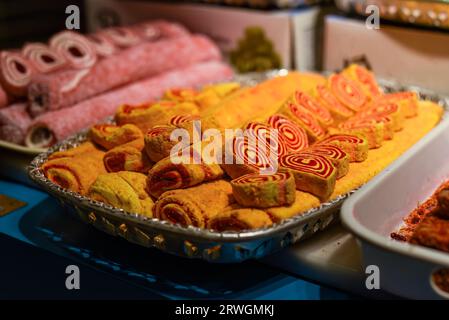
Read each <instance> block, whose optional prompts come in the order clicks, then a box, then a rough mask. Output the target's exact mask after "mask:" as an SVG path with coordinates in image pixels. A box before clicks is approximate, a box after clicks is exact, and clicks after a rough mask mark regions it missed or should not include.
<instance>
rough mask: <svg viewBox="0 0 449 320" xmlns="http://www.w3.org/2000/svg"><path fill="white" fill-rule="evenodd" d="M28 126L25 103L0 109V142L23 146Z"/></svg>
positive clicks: (29, 121) (28, 119)
mask: <svg viewBox="0 0 449 320" xmlns="http://www.w3.org/2000/svg"><path fill="white" fill-rule="evenodd" d="M30 124H31V117H30V115H29V114H28V112H27V106H26V103H15V104H12V105H10V106H8V107H6V108H3V109H0V140H5V141H8V142H12V143H16V144H23V142H24V140H25V134H26V132H27V130H28V127H29V125H30Z"/></svg>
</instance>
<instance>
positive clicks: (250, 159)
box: [233, 137, 273, 170]
mask: <svg viewBox="0 0 449 320" xmlns="http://www.w3.org/2000/svg"><path fill="white" fill-rule="evenodd" d="M233 146H234V148H233V150H234V155H235V160H236V163H240V164H244V165H248V166H250V167H253V168H254V169H256V170H264V169H267V168H269V167H270V166H271V164H272V163H273V162H272V159H271V158H270V157H269V155H267V153H266V152H261V151H260V150H259V148H258V143H252V142H251V141H250V139H248V138H246V137H236V138H235V139H234V144H233ZM267 150H268V148H267Z"/></svg>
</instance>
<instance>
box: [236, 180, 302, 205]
mask: <svg viewBox="0 0 449 320" xmlns="http://www.w3.org/2000/svg"><path fill="white" fill-rule="evenodd" d="M231 186H232V193H233V195H234V198H235V200H236V201H237V202H238V203H239V204H240V205H242V206H244V207H254V208H270V207H277V206H284V205H290V204H292V203H293V202H295V198H296V186H295V179H294V177H293V175H292V174H291V173H290V172H288V171H285V172H277V173H275V174H271V175H260V174H257V173H253V174H246V175H244V176H241V177H239V178H237V179H234V180H232V181H231Z"/></svg>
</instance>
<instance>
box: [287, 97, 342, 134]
mask: <svg viewBox="0 0 449 320" xmlns="http://www.w3.org/2000/svg"><path fill="white" fill-rule="evenodd" d="M292 102H293V104H296V105H300V106H302V107H303V108H304V109H305V110H307V111H309V112H310V114H311V115H312V116H313V117H314V118H315V119H317V120H318V122H319V123H320V124H321V125H322V126H324V127H328V126H330V125H332V124H333V123H334V119H333V118H332V115H331V114H330V112H329V111H328V110H327V109H326V108H325V107H324V106H323V105H321V104H320V103H319V102H318V100H316V99H315V98H314V97H313V96H311V95H309V94H307V93H305V92H303V91H299V90H298V91H296V92H295V94H294V95H293V101H292Z"/></svg>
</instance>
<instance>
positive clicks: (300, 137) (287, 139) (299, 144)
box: [267, 114, 309, 153]
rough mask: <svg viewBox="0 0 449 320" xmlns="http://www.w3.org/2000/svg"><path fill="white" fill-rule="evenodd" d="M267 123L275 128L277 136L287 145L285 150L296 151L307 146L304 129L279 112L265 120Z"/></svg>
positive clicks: (307, 141)
mask: <svg viewBox="0 0 449 320" xmlns="http://www.w3.org/2000/svg"><path fill="white" fill-rule="evenodd" d="M267 122H268V124H269V125H270V126H271V127H272V128H274V129H277V130H278V132H279V136H281V137H282V140H283V142H284V144H285V146H286V147H287V152H288V153H292V152H298V151H301V150H303V149H305V148H307V147H308V146H309V140H308V138H307V133H306V131H305V130H304V129H303V128H302V127H300V126H298V125H297V124H296V123H294V122H293V121H291V120H289V119H288V118H287V117H285V116H283V115H281V114H274V115H272V116H270V117H269V118H268V120H267Z"/></svg>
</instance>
